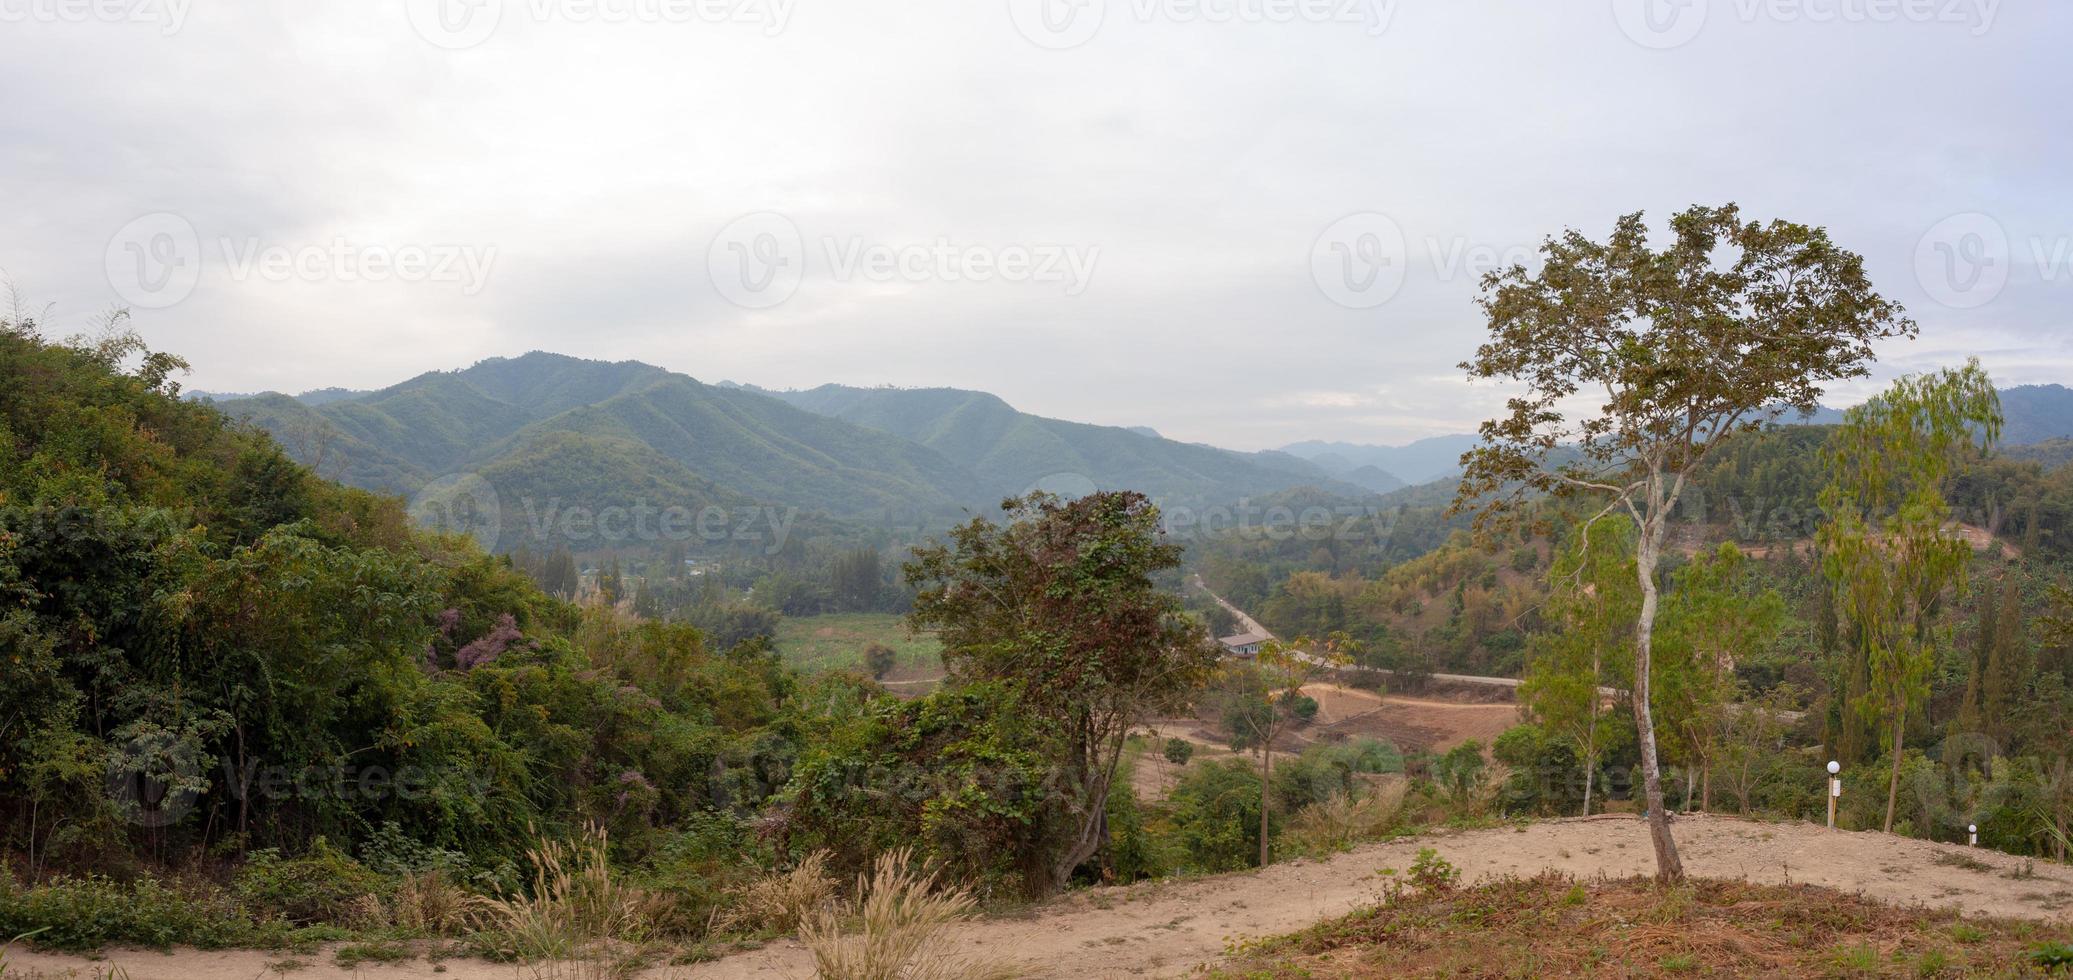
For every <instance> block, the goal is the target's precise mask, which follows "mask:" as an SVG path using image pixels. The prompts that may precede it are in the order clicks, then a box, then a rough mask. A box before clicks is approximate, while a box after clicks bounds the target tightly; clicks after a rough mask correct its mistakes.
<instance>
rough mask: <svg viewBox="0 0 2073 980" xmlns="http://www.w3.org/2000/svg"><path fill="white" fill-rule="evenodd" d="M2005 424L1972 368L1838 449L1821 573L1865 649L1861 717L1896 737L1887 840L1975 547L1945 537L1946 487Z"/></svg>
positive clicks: (1864, 408) (1860, 430)
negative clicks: (1911, 719) (1909, 743)
mask: <svg viewBox="0 0 2073 980" xmlns="http://www.w3.org/2000/svg"><path fill="white" fill-rule="evenodd" d="M2000 425H2001V411H2000V406H1999V399H1998V396H1997V395H1996V394H1995V392H1994V388H1993V385H1992V383H1991V381H1990V380H1989V379H1988V378H1987V375H1986V372H1985V371H1983V370H1981V369H1980V367H1979V363H1978V361H1977V360H1975V361H1973V362H1972V363H1971V364H1970V365H1968V366H1967V367H1966V368H1964V369H1963V370H1957V371H1944V372H1942V373H1940V374H1938V375H1933V376H1927V377H1908V378H1903V379H1901V380H1900V381H1898V382H1896V383H1895V384H1894V386H1893V388H1892V389H1891V390H1889V391H1888V392H1887V393H1885V394H1883V395H1880V396H1878V397H1876V398H1873V399H1872V400H1871V401H1869V402H1867V403H1865V404H1864V405H1861V406H1859V407H1857V408H1853V409H1851V410H1850V413H1849V416H1848V422H1847V423H1845V425H1844V426H1843V428H1842V430H1841V431H1840V432H1839V433H1838V434H1837V437H1836V440H1835V441H1834V442H1833V443H1831V445H1830V450H1829V455H1828V457H1827V461H1828V464H1829V468H1830V470H1831V471H1832V472H1833V474H1834V478H1833V479H1832V481H1831V482H1830V483H1829V485H1828V487H1827V489H1825V490H1824V491H1823V492H1822V496H1821V501H1822V505H1823V510H1824V511H1826V512H1827V513H1828V515H1829V522H1828V523H1827V524H1826V525H1824V526H1823V527H1822V529H1821V534H1820V543H1821V550H1822V556H1823V569H1824V570H1825V571H1826V573H1827V575H1828V579H1829V581H1830V582H1831V583H1832V584H1833V585H1834V587H1835V589H1836V595H1837V596H1838V598H1839V605H1840V609H1841V612H1842V615H1843V619H1844V621H1845V622H1847V623H1849V624H1850V626H1851V627H1852V629H1853V636H1854V637H1855V641H1856V642H1855V643H1854V644H1853V646H1852V650H1851V655H1852V657H1853V661H1852V667H1851V671H1852V675H1853V676H1862V677H1863V678H1864V684H1865V687H1864V695H1863V697H1862V698H1861V699H1860V700H1859V702H1858V704H1857V705H1856V707H1857V710H1858V713H1859V715H1860V717H1862V718H1863V720H1864V721H1865V722H1866V723H1867V724H1870V725H1879V724H1881V723H1884V724H1886V725H1888V726H1890V730H1891V732H1892V737H1891V739H1890V741H1889V743H1888V758H1889V759H1890V760H1891V761H1892V764H1893V767H1894V768H1893V773H1892V779H1891V782H1890V786H1889V788H1888V791H1887V805H1886V820H1885V827H1886V829H1887V830H1889V831H1890V830H1892V828H1893V821H1894V811H1895V809H1896V807H1897V806H1898V794H1899V789H1900V768H1899V767H1900V762H1901V756H1900V753H1901V743H1902V739H1903V737H1904V735H1905V733H1906V729H1907V718H1908V715H1909V714H1910V712H1913V711H1917V710H1919V709H1920V706H1921V705H1922V703H1923V701H1924V700H1925V699H1926V698H1927V696H1928V694H1929V672H1930V670H1931V669H1932V667H1933V666H1934V664H1935V661H1936V651H1937V650H1938V649H1939V647H1941V646H1944V645H1947V644H1948V642H1949V639H1948V635H1947V634H1946V633H1945V632H1944V631H1943V630H1941V629H1940V628H1939V626H1938V623H1937V611H1938V610H1937V607H1938V606H1939V605H1940V603H1941V600H1942V597H1943V595H1944V593H1945V591H1946V590H1948V589H1954V588H1958V589H1962V588H1963V586H1964V582H1965V575H1966V570H1967V567H1968V564H1969V561H1970V558H1971V549H1970V547H1969V546H1968V545H1967V544H1966V543H1965V542H1964V541H1963V540H1962V539H1960V538H1957V537H1955V536H1953V535H1951V534H1949V533H1948V532H1947V531H1946V530H1945V525H1946V524H1947V522H1948V521H1949V520H1950V508H1949V505H1948V504H1947V503H1946V502H1945V499H1944V496H1943V481H1944V480H1945V478H1946V477H1948V476H1949V474H1950V473H1951V472H1952V471H1953V470H1954V469H1955V468H1956V467H1957V466H1958V465H1959V464H1960V462H1961V460H1962V459H1963V458H1964V456H1966V455H1969V454H1971V453H1972V452H1975V451H1976V450H1975V439H1978V440H1979V442H1980V443H1981V444H1983V445H1986V446H1991V445H1992V443H1993V441H1994V438H1995V436H1996V435H1997V434H1998V432H1999V429H2000Z"/></svg>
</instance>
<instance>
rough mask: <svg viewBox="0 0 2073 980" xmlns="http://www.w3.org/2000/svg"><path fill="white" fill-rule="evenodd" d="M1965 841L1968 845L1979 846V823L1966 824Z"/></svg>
mask: <svg viewBox="0 0 2073 980" xmlns="http://www.w3.org/2000/svg"><path fill="white" fill-rule="evenodd" d="M1965 843H1966V845H1967V846H1968V847H1978V846H1979V824H1976V823H1969V824H1966V825H1965Z"/></svg>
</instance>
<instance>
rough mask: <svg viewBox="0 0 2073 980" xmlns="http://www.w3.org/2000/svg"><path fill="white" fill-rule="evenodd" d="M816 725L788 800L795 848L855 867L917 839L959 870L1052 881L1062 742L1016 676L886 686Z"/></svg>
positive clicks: (789, 837)
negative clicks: (898, 694) (850, 712)
mask: <svg viewBox="0 0 2073 980" xmlns="http://www.w3.org/2000/svg"><path fill="white" fill-rule="evenodd" d="M812 724H813V727H814V729H815V730H816V737H815V739H814V740H813V741H812V742H811V743H809V744H808V745H807V747H806V748H805V749H804V751H803V752H802V754H801V755H800V758H799V760H798V762H797V763H796V765H795V766H794V768H793V774H792V779H791V781H790V784H789V787H788V788H787V790H786V795H785V798H784V808H783V810H782V811H781V812H782V813H783V814H784V825H783V840H784V842H785V845H786V847H787V848H789V849H791V850H795V851H800V852H805V851H812V850H818V849H826V850H828V851H830V852H831V853H832V854H833V855H834V856H835V865H836V867H837V868H838V869H841V870H843V871H845V872H853V871H858V870H861V869H862V868H864V867H867V866H868V865H869V864H870V862H871V861H872V860H873V859H874V858H875V856H877V855H879V854H882V853H885V852H887V851H891V850H893V849H895V848H900V847H912V848H915V850H916V853H917V854H918V855H919V856H921V857H923V858H924V859H926V860H928V861H930V862H932V863H933V864H935V865H936V866H938V867H942V868H945V869H946V870H947V871H948V872H949V873H951V874H953V875H955V876H957V877H959V878H963V879H969V880H984V881H989V882H993V883H997V884H1000V885H1001V886H1003V887H1010V888H1015V887H1041V885H1037V884H1033V883H1040V882H1042V881H1043V880H1044V875H1045V874H1047V873H1048V870H1049V868H1048V862H1049V860H1050V854H1051V849H1052V847H1054V846H1055V844H1053V842H1052V840H1051V839H1050V835H1055V834H1056V833H1058V830H1059V826H1060V823H1059V822H1060V821H1061V820H1062V819H1063V817H1062V815H1061V814H1060V813H1058V811H1057V810H1056V809H1055V808H1056V806H1057V802H1056V801H1055V800H1054V799H1052V798H1050V797H1049V796H1048V795H1047V794H1046V793H1045V792H1044V788H1045V786H1046V785H1047V780H1048V779H1050V778H1051V773H1052V772H1053V765H1054V764H1053V762H1052V761H1051V760H1053V759H1055V758H1056V756H1057V753H1058V752H1059V751H1060V750H1061V749H1062V748H1063V746H1062V745H1061V743H1060V741H1059V739H1058V738H1057V734H1056V733H1055V732H1053V731H1050V730H1048V729H1046V728H1045V727H1044V726H1042V725H1040V724H1037V723H1035V719H1034V716H1033V715H1032V713H1031V712H1029V711H1028V709H1027V707H1026V705H1025V702H1024V701H1023V698H1022V695H1021V694H1020V692H1019V691H1018V690H1017V689H1016V688H1015V687H1014V686H1012V685H1009V684H1006V683H1002V682H973V683H969V684H963V685H959V686H957V687H954V688H951V689H947V690H943V691H938V692H936V693H934V694H931V695H929V696H927V697H923V698H918V699H915V700H912V701H901V700H898V699H896V698H890V697H878V698H875V699H873V700H871V701H870V702H868V703H867V704H866V705H865V706H864V707H863V710H862V711H861V712H860V713H858V714H856V715H854V716H850V717H847V718H837V717H829V718H827V719H824V720H820V721H816V722H814V723H812Z"/></svg>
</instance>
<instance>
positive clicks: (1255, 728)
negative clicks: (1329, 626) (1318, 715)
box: [1224, 633, 1360, 868]
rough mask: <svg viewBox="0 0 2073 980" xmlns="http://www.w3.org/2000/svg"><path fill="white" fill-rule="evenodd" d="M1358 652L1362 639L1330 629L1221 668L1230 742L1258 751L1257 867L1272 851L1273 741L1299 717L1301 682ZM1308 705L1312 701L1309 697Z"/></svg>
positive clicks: (1275, 644)
mask: <svg viewBox="0 0 2073 980" xmlns="http://www.w3.org/2000/svg"><path fill="white" fill-rule="evenodd" d="M1359 653H1360V644H1358V643H1356V642H1355V641H1354V640H1353V638H1352V637H1350V636H1347V635H1346V634H1345V633H1333V634H1332V635H1331V636H1330V637H1329V638H1327V639H1326V640H1325V642H1324V643H1323V644H1321V645H1320V644H1318V643H1316V642H1314V641H1312V640H1311V639H1310V638H1309V637H1298V638H1296V639H1295V640H1293V641H1291V642H1289V643H1286V644H1283V643H1279V642H1270V643H1267V644H1266V645H1264V646H1263V647H1261V649H1260V652H1259V654H1258V655H1257V656H1255V657H1253V659H1252V662H1251V663H1247V664H1239V665H1235V666H1233V667H1231V668H1230V669H1228V670H1227V671H1226V673H1225V679H1226V682H1227V683H1228V684H1229V691H1228V693H1227V696H1228V697H1229V698H1230V699H1231V703H1230V704H1229V705H1228V707H1227V709H1226V710H1225V712H1224V719H1225V721H1226V722H1227V723H1228V724H1229V725H1230V726H1231V747H1232V748H1233V749H1237V750H1238V751H1241V752H1242V751H1245V750H1246V749H1256V750H1258V751H1259V753H1260V867H1262V868H1264V867H1266V866H1267V863H1268V858H1269V857H1270V856H1271V855H1270V852H1269V849H1268V845H1269V842H1270V841H1269V839H1270V836H1271V835H1269V834H1268V832H1267V821H1268V817H1269V816H1270V815H1271V813H1272V811H1273V808H1274V800H1273V794H1272V792H1271V789H1272V786H1273V779H1274V740H1275V739H1277V738H1280V737H1281V734H1282V733H1283V732H1286V731H1288V730H1289V728H1290V727H1291V726H1293V725H1295V724H1297V723H1298V722H1299V721H1301V720H1302V718H1303V716H1302V712H1301V710H1300V708H1299V707H1298V706H1299V705H1302V704H1304V703H1305V702H1306V700H1307V698H1308V697H1309V696H1308V695H1306V694H1304V693H1303V687H1304V685H1306V684H1309V683H1310V682H1311V681H1312V680H1313V679H1315V678H1316V677H1317V675H1319V674H1321V673H1323V672H1324V671H1326V670H1329V669H1331V668H1334V667H1344V666H1346V665H1347V664H1350V663H1352V662H1353V658H1354V657H1355V656H1357V655H1359ZM1307 703H1308V704H1309V707H1310V708H1311V709H1313V710H1314V709H1315V708H1316V707H1317V704H1316V702H1314V701H1309V702H1307Z"/></svg>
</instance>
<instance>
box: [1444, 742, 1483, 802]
mask: <svg viewBox="0 0 2073 980" xmlns="http://www.w3.org/2000/svg"><path fill="white" fill-rule="evenodd" d="M1488 769H1489V764H1488V763H1487V762H1486V761H1485V760H1484V759H1483V744H1482V743H1481V742H1478V741H1476V740H1475V739H1469V740H1468V741H1466V742H1463V743H1461V744H1460V745H1457V746H1454V747H1453V748H1451V749H1448V750H1447V752H1446V754H1445V755H1442V756H1440V757H1439V758H1438V759H1436V760H1434V761H1433V764H1432V781H1433V785H1435V786H1438V787H1439V788H1440V790H1441V791H1442V792H1444V793H1446V794H1447V796H1448V797H1449V798H1450V799H1451V800H1453V801H1454V802H1455V803H1457V804H1463V803H1466V802H1467V801H1469V800H1470V799H1472V798H1473V797H1474V796H1475V794H1476V793H1477V792H1479V791H1481V790H1482V788H1483V785H1484V782H1485V780H1486V779H1487V778H1488V775H1489V774H1488V771H1487V770H1488Z"/></svg>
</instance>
